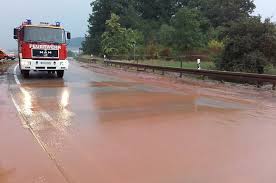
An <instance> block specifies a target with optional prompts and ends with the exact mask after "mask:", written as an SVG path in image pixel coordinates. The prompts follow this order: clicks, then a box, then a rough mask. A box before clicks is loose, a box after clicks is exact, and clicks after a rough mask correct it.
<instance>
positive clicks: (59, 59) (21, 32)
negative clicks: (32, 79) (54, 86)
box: [14, 20, 71, 78]
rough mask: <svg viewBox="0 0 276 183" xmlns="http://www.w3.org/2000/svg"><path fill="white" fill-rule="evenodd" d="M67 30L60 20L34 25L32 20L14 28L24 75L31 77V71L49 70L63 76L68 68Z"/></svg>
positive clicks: (68, 34)
mask: <svg viewBox="0 0 276 183" xmlns="http://www.w3.org/2000/svg"><path fill="white" fill-rule="evenodd" d="M66 38H67V39H71V34H70V32H65V30H64V28H62V27H61V25H60V22H56V24H54V25H50V24H49V23H40V24H39V25H33V24H32V22H31V20H27V21H26V22H24V23H22V25H21V26H19V27H17V28H15V29H14V39H17V40H18V54H19V55H18V58H19V68H20V70H21V74H22V75H23V77H29V73H30V71H48V73H55V72H56V73H57V76H58V77H59V78H62V77H63V75H64V71H65V70H67V69H68V66H69V63H68V60H67V44H66Z"/></svg>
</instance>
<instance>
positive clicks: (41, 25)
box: [23, 24, 64, 29]
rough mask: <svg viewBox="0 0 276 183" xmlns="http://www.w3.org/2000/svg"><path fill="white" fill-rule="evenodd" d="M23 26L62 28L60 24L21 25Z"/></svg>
mask: <svg viewBox="0 0 276 183" xmlns="http://www.w3.org/2000/svg"><path fill="white" fill-rule="evenodd" d="M23 26H24V27H39V28H51V29H64V28H63V27H61V26H55V25H47V24H39V25H23Z"/></svg>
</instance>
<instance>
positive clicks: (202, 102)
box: [195, 97, 248, 110]
mask: <svg viewBox="0 0 276 183" xmlns="http://www.w3.org/2000/svg"><path fill="white" fill-rule="evenodd" d="M195 104H196V105H197V106H203V107H211V108H217V109H233V110H245V109H248V107H247V106H245V105H244V104H241V103H235V102H230V101H222V100H215V99H212V98H206V97H199V98H198V99H196V100H195Z"/></svg>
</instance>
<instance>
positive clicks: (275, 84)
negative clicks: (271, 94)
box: [272, 82, 276, 90]
mask: <svg viewBox="0 0 276 183" xmlns="http://www.w3.org/2000/svg"><path fill="white" fill-rule="evenodd" d="M272 90H276V83H275V82H274V83H273V85H272Z"/></svg>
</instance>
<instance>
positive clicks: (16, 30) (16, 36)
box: [13, 29, 18, 39]
mask: <svg viewBox="0 0 276 183" xmlns="http://www.w3.org/2000/svg"><path fill="white" fill-rule="evenodd" d="M13 39H18V29H13Z"/></svg>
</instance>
